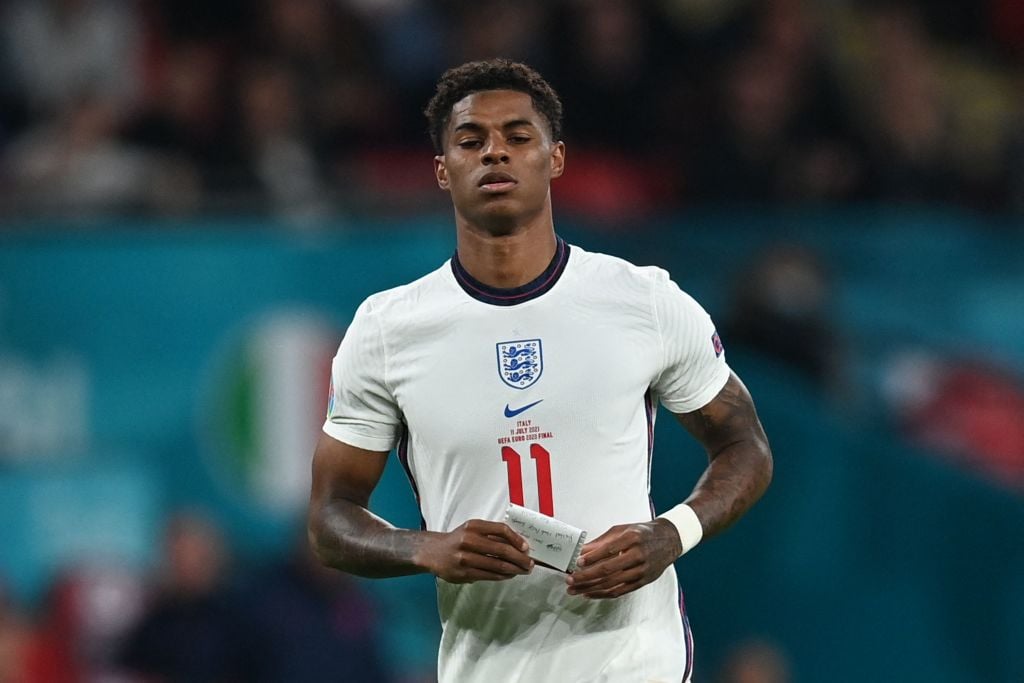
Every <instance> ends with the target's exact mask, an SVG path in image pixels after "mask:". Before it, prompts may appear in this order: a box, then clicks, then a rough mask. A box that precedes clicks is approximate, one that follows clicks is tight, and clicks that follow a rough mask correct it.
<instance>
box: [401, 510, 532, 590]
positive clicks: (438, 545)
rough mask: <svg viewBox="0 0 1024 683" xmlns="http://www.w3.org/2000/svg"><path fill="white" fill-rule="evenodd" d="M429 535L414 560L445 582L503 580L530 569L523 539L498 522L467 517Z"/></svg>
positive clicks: (528, 571)
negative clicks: (458, 523) (452, 525)
mask: <svg viewBox="0 0 1024 683" xmlns="http://www.w3.org/2000/svg"><path fill="white" fill-rule="evenodd" d="M429 536H430V538H429V540H426V541H424V542H423V543H422V544H421V545H420V546H419V548H418V550H417V552H416V557H415V558H414V561H415V563H416V564H417V565H419V566H421V567H423V568H425V569H426V570H427V571H429V572H430V573H431V574H433V575H434V576H436V577H438V578H440V579H444V580H445V581H447V582H449V583H471V582H473V581H504V580H506V579H511V578H512V577H514V576H519V575H521V574H529V573H530V571H531V570H532V569H533V560H531V559H530V557H529V555H527V551H528V550H529V548H530V546H529V544H527V542H526V539H524V538H523V537H522V536H520V535H519V534H517V533H516V532H515V531H513V530H512V529H511V528H510V527H509V526H508V525H506V524H503V523H501V522H488V521H485V520H482V519H471V520H469V521H468V522H465V523H464V524H462V525H461V526H459V527H457V528H455V529H453V530H452V531H449V532H447V533H439V532H438V533H430V534H429Z"/></svg>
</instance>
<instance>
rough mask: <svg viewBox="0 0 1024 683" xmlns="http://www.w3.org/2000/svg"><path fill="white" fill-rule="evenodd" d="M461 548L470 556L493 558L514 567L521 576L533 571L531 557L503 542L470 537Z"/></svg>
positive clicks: (488, 538)
mask: <svg viewBox="0 0 1024 683" xmlns="http://www.w3.org/2000/svg"><path fill="white" fill-rule="evenodd" d="M460 548H461V549H462V550H463V551H465V552H466V553H468V554H474V555H479V556H481V557H491V558H495V559H498V560H502V561H504V562H507V563H509V564H511V565H514V566H515V567H516V572H517V573H519V574H525V573H526V572H529V571H530V570H531V569H533V560H532V559H530V556H529V555H527V554H526V553H524V552H522V551H520V550H517V549H516V548H513V547H512V546H510V545H509V544H508V543H505V542H504V541H503V540H494V539H492V538H491V537H489V536H488V537H480V536H476V537H468V538H466V539H464V540H463V542H462V545H461V546H460Z"/></svg>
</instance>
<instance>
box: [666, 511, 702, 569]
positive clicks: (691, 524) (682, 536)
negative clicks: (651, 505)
mask: <svg viewBox="0 0 1024 683" xmlns="http://www.w3.org/2000/svg"><path fill="white" fill-rule="evenodd" d="M658 517H660V518H661V519H667V520H668V521H670V522H672V526H674V527H675V528H676V531H678V532H679V540H680V542H682V544H683V552H681V553H679V556H680V557H682V556H683V555H685V554H686V553H687V552H689V551H690V550H693V548H694V546H696V545H697V544H698V543H700V539H702V538H704V527H702V526H701V525H700V520H699V519H697V513H696V512H694V511H693V508H692V507H690V506H689V505H687V504H686V503H680V504H679V505H676V506H675V507H674V508H672V509H671V510H666V511H665V512H663V513H661V514H660V515H658Z"/></svg>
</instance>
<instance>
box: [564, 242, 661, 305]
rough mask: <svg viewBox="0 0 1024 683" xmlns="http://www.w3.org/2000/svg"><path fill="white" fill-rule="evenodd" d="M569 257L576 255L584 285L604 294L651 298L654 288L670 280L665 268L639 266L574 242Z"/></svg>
mask: <svg viewBox="0 0 1024 683" xmlns="http://www.w3.org/2000/svg"><path fill="white" fill-rule="evenodd" d="M572 257H573V258H574V259H576V266H577V268H576V271H577V273H578V276H579V278H580V279H581V281H582V282H583V283H584V285H585V286H587V287H593V288H595V289H597V290H599V291H601V293H602V294H604V295H608V294H610V293H614V294H617V295H618V296H633V297H643V298H646V299H647V300H650V298H651V297H652V296H653V295H654V293H655V291H656V290H659V289H663V288H664V287H666V286H667V285H669V284H670V283H671V281H672V280H671V277H670V276H669V273H668V271H666V270H665V269H664V268H659V267H658V266H638V265H636V264H635V263H631V262H630V261H627V260H626V259H623V258H619V257H618V256H611V255H609V254H602V253H599V252H590V251H586V250H584V249H580V248H579V247H576V246H575V245H573V247H572Z"/></svg>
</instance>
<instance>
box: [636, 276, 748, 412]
mask: <svg viewBox="0 0 1024 683" xmlns="http://www.w3.org/2000/svg"><path fill="white" fill-rule="evenodd" d="M653 296H654V308H655V314H656V315H657V318H658V327H659V332H660V334H661V348H662V367H661V372H660V374H659V375H658V377H657V379H656V380H655V381H654V383H653V386H652V388H653V389H654V391H655V393H656V394H657V395H658V396H659V397H660V399H661V403H662V405H664V406H665V407H666V408H667V409H668V410H670V411H672V412H673V413H689V412H691V411H694V410H697V409H699V408H703V407H704V406H705V405H707V404H708V403H710V402H711V400H712V399H713V398H714V397H715V396H717V395H718V392H719V391H721V390H722V387H724V386H725V383H726V382H727V381H728V380H729V375H730V372H731V371H730V369H729V366H728V365H727V364H726V362H725V351H724V349H723V348H722V342H721V339H719V337H718V332H717V331H716V330H715V324H714V323H713V322H712V321H711V316H709V315H708V314H707V312H706V311H705V310H704V309H703V308H702V307H701V305H700V304H698V303H697V302H696V301H695V300H694V299H693V297H691V296H690V295H689V294H687V293H686V292H683V291H682V290H681V289H679V286H678V285H676V283H675V282H673V281H672V280H670V279H669V277H668V273H666V272H664V271H661V272H660V273H659V276H658V277H657V278H656V281H655V283H654V292H653Z"/></svg>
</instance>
